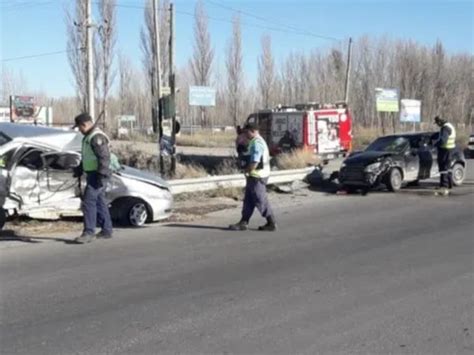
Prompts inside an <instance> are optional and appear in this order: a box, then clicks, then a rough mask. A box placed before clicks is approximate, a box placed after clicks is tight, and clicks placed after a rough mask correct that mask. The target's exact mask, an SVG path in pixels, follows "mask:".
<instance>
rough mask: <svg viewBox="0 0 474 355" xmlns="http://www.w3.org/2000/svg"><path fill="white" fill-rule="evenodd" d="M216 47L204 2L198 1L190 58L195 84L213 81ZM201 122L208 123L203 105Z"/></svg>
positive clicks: (206, 84) (203, 84)
mask: <svg viewBox="0 0 474 355" xmlns="http://www.w3.org/2000/svg"><path fill="white" fill-rule="evenodd" d="M213 60H214V49H213V48H212V46H211V35H210V33H209V29H208V18H207V14H206V10H205V8H204V4H203V2H202V1H201V0H200V1H198V2H197V3H196V8H195V10H194V52H193V57H192V59H191V60H190V67H191V72H192V74H193V78H194V83H195V85H200V86H208V85H209V84H210V81H211V74H212V63H213ZM201 124H202V125H208V124H209V122H208V119H207V117H206V110H205V108H204V107H201Z"/></svg>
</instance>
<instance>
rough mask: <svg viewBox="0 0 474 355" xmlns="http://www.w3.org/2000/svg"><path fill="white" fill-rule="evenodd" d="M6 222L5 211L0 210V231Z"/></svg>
mask: <svg viewBox="0 0 474 355" xmlns="http://www.w3.org/2000/svg"><path fill="white" fill-rule="evenodd" d="M6 221H7V214H6V212H5V210H3V209H2V208H0V230H2V229H3V226H4V225H5V222H6Z"/></svg>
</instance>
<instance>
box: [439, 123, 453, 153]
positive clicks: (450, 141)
mask: <svg viewBox="0 0 474 355" xmlns="http://www.w3.org/2000/svg"><path fill="white" fill-rule="evenodd" d="M443 127H449V129H450V130H451V133H450V134H449V137H448V140H447V141H446V143H444V144H443V145H442V146H441V148H444V149H454V148H456V129H455V128H454V126H453V125H452V124H451V123H449V122H447V123H445V124H444V125H443Z"/></svg>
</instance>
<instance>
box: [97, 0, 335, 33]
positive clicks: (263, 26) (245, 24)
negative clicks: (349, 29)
mask: <svg viewBox="0 0 474 355" xmlns="http://www.w3.org/2000/svg"><path fill="white" fill-rule="evenodd" d="M94 3H97V2H94ZM115 6H116V7H121V8H129V9H146V8H147V7H145V6H140V5H129V4H119V3H117V4H116V5H115ZM160 10H167V9H164V8H160ZM176 13H177V14H180V15H186V16H190V17H194V14H193V13H191V12H187V11H182V10H176ZM207 18H208V19H209V20H212V21H219V22H225V23H231V24H232V23H233V21H232V20H231V19H224V18H217V17H213V16H207ZM267 21H268V20H267ZM241 25H242V26H243V27H253V28H260V29H264V30H268V31H273V32H282V33H289V34H296V35H300V36H307V37H317V38H321V39H327V40H332V41H340V40H341V39H339V38H335V37H327V36H319V35H316V34H314V33H311V32H308V31H303V30H300V29H292V30H285V29H283V28H279V27H271V26H265V25H259V24H254V23H245V22H243V23H241ZM282 27H285V26H282ZM286 27H287V28H288V26H286Z"/></svg>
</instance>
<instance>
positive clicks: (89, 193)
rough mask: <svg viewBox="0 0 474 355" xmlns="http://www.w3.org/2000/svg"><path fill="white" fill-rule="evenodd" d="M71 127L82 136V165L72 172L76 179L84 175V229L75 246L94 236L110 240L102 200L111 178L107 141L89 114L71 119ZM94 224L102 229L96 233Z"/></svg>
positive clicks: (110, 231)
mask: <svg viewBox="0 0 474 355" xmlns="http://www.w3.org/2000/svg"><path fill="white" fill-rule="evenodd" d="M74 121H75V125H74V127H77V128H79V131H81V133H82V134H83V135H84V138H83V139H82V163H81V165H80V166H79V167H78V169H77V171H76V172H75V176H76V177H80V176H81V175H82V174H83V173H85V174H86V178H87V186H86V190H85V192H84V196H83V199H82V212H83V215H84V230H83V232H82V234H81V235H80V236H79V237H77V238H76V239H75V242H76V243H79V244H83V243H89V242H91V241H92V240H94V239H95V238H96V237H98V238H104V239H109V238H112V221H111V218H110V213H109V208H108V206H107V202H106V200H105V186H106V185H107V181H108V180H109V178H110V176H111V170H110V167H109V166H110V150H109V138H108V137H107V136H106V134H105V133H104V132H102V131H101V130H100V129H99V128H97V127H95V125H94V123H93V122H92V117H91V116H90V115H89V114H88V113H81V114H80V115H78V116H76V118H75V119H74ZM97 223H98V224H99V226H100V227H101V231H100V233H99V234H97V235H96V234H95V228H96V226H97Z"/></svg>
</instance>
